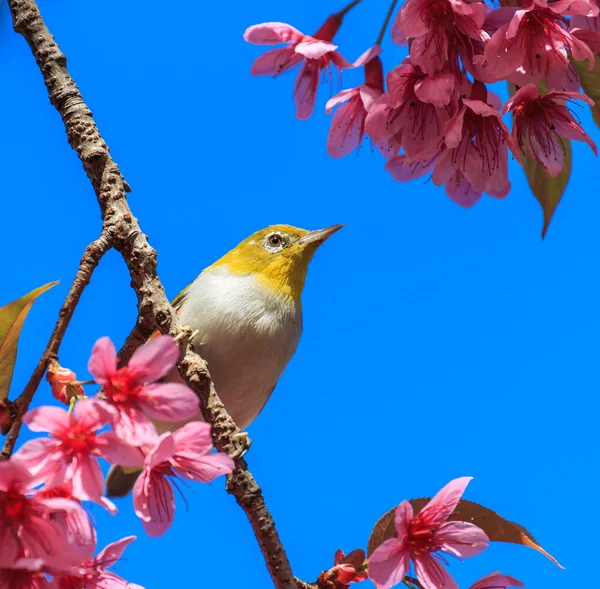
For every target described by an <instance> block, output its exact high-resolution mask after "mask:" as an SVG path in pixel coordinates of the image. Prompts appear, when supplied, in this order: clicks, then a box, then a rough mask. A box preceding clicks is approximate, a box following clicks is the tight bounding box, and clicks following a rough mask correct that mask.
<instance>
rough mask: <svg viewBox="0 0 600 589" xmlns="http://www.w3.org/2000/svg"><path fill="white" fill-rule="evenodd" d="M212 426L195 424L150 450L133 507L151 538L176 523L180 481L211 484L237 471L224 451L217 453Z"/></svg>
mask: <svg viewBox="0 0 600 589" xmlns="http://www.w3.org/2000/svg"><path fill="white" fill-rule="evenodd" d="M212 449H213V445H212V439H211V436H210V425H208V424H207V423H203V422H192V423H188V424H187V425H185V426H183V427H182V428H181V429H178V430H177V431H175V432H174V433H170V432H167V433H165V434H163V435H162V436H160V438H158V439H157V440H156V442H155V444H154V446H153V447H151V448H146V449H145V451H146V461H145V464H144V471H143V473H142V474H141V475H140V477H139V478H138V479H137V481H136V483H135V487H134V489H133V505H134V508H135V512H136V514H137V516H138V517H140V518H141V519H142V521H143V524H144V528H145V529H146V532H147V533H148V535H150V536H161V535H162V534H164V533H165V531H166V530H167V529H168V528H169V526H170V525H171V523H172V522H173V517H174V515H175V497H174V494H173V487H172V482H171V481H174V480H175V479H176V478H180V479H186V480H190V481H201V482H204V483H208V482H210V481H212V480H214V479H215V478H216V477H218V476H220V475H222V474H228V473H230V472H232V471H233V468H234V463H233V460H231V458H229V456H227V454H224V453H223V452H216V453H213V452H211V450H212Z"/></svg>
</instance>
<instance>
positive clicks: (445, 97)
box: [415, 72, 455, 106]
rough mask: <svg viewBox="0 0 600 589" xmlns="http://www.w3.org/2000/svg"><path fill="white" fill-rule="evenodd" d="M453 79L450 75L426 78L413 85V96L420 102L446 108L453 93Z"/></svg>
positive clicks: (438, 74) (436, 75) (439, 74)
mask: <svg viewBox="0 0 600 589" xmlns="http://www.w3.org/2000/svg"><path fill="white" fill-rule="evenodd" d="M454 84H455V78H454V76H453V75H452V74H451V73H441V72H440V73H437V74H434V75H432V76H426V77H425V78H423V79H422V80H420V81H418V82H417V83H416V84H415V95H416V96H417V98H418V99H419V100H421V101H422V102H429V103H431V104H433V105H434V106H446V105H447V104H450V99H451V98H452V96H453V93H454Z"/></svg>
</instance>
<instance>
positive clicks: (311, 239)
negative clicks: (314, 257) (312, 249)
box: [298, 225, 343, 247]
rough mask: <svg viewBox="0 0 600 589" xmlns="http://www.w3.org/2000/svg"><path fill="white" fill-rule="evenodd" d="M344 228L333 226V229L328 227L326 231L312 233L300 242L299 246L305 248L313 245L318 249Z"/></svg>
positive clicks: (319, 230)
mask: <svg viewBox="0 0 600 589" xmlns="http://www.w3.org/2000/svg"><path fill="white" fill-rule="evenodd" d="M342 227H343V225H332V226H331V227H326V228H325V229H317V230H316V231H311V232H310V233H307V234H306V235H305V236H304V237H301V238H300V239H299V240H298V245H299V246H300V247H304V246H306V245H309V244H313V245H314V246H316V247H318V246H320V245H321V244H322V243H323V242H324V241H325V240H326V239H328V238H329V237H331V236H332V235H333V234H334V233H336V232H337V231H339V230H340V229H341V228H342Z"/></svg>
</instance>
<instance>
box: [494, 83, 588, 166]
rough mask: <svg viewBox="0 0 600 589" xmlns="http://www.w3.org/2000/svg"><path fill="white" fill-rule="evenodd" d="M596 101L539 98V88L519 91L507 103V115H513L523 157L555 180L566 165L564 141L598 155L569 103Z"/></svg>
mask: <svg viewBox="0 0 600 589" xmlns="http://www.w3.org/2000/svg"><path fill="white" fill-rule="evenodd" d="M574 99H578V100H583V101H584V102H587V103H588V104H590V105H591V104H594V101H593V100H591V99H590V98H588V97H587V96H585V95H584V94H578V93H575V92H548V93H547V94H544V95H543V96H540V92H539V90H538V88H537V86H534V85H533V84H528V85H527V86H524V87H523V88H520V89H519V90H518V91H517V92H516V93H515V95H514V96H513V97H512V98H511V99H510V100H509V101H508V102H507V103H506V105H505V107H504V112H507V111H511V112H512V114H513V129H512V133H513V137H514V139H515V141H516V143H518V144H519V146H520V147H521V150H522V151H523V153H527V154H529V155H530V156H531V157H533V158H535V159H536V160H537V161H538V162H539V164H540V165H541V166H542V168H544V170H546V172H548V174H549V175H550V176H552V177H553V178H554V177H556V176H558V174H560V172H561V170H562V169H563V166H564V164H565V147H564V144H563V141H562V138H564V139H574V140H576V141H584V142H585V143H587V144H588V145H589V146H590V147H591V148H592V150H593V151H594V153H595V154H596V155H598V151H597V149H596V145H595V143H594V142H593V141H592V139H591V138H590V137H589V135H588V134H587V133H586V132H585V131H584V130H583V128H582V126H581V125H580V124H579V123H578V122H577V121H576V120H575V118H574V116H573V114H572V112H571V111H570V110H569V108H568V106H567V103H568V101H569V100H574Z"/></svg>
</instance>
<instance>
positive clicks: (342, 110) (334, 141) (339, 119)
mask: <svg viewBox="0 0 600 589" xmlns="http://www.w3.org/2000/svg"><path fill="white" fill-rule="evenodd" d="M357 103H358V104H357ZM365 117H366V112H365V109H364V107H363V106H362V100H361V99H360V95H358V94H356V95H355V96H354V98H353V99H352V100H351V101H350V102H347V103H345V104H343V105H342V106H340V107H338V108H337V110H336V111H335V113H334V115H333V118H332V119H331V126H330V127H329V136H328V138H327V153H328V154H329V155H330V156H331V157H333V158H340V157H344V156H346V155H348V154H349V153H351V152H352V151H354V150H355V149H356V148H357V147H358V146H359V145H360V144H361V142H362V139H363V135H364V125H365Z"/></svg>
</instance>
